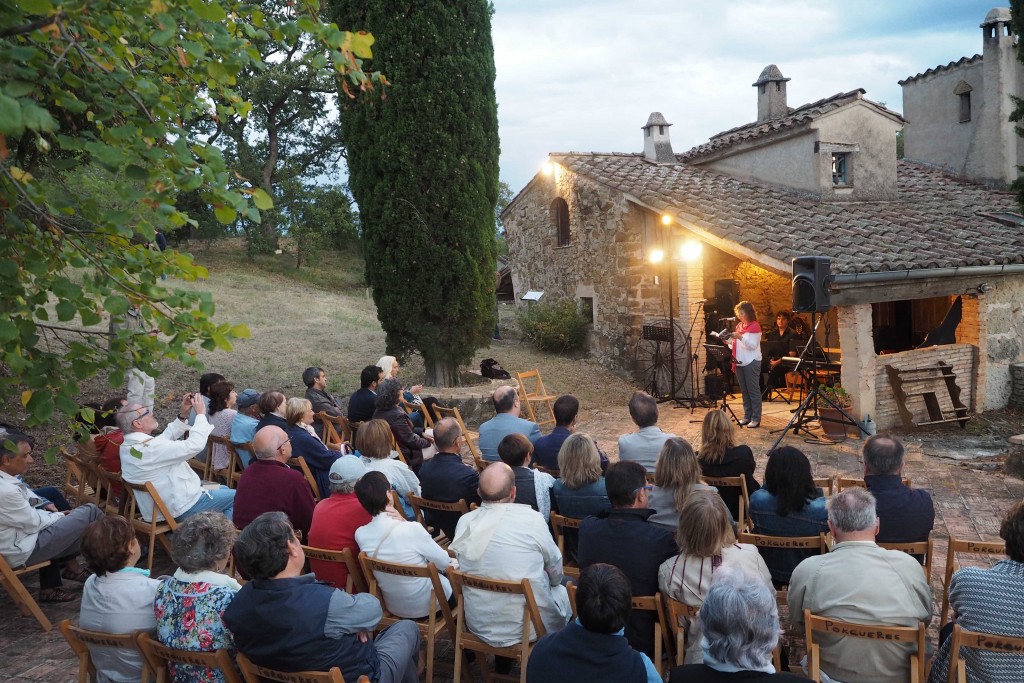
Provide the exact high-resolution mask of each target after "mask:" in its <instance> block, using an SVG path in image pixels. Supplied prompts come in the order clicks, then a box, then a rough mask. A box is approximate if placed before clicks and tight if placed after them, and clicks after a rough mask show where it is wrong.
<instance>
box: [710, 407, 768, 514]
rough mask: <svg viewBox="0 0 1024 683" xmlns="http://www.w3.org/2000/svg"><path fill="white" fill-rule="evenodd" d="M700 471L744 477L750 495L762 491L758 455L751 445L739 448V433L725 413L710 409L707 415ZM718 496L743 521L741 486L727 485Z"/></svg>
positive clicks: (713, 474)
mask: <svg viewBox="0 0 1024 683" xmlns="http://www.w3.org/2000/svg"><path fill="white" fill-rule="evenodd" d="M700 439H701V443H700V454H699V458H700V470H701V473H703V475H704V476H705V477H743V478H744V479H746V482H747V493H748V494H750V493H753V492H754V491H757V490H758V489H760V488H761V485H760V484H758V483H757V480H756V479H754V469H755V468H756V467H757V463H756V462H755V461H754V452H753V451H751V450H750V446H743V445H736V430H735V429H734V428H733V423H732V420H730V419H729V415H728V414H726V412H725V411H724V410H709V411H708V412H707V414H706V415H705V416H704V424H703V425H702V426H701V435H700ZM718 495H720V496H721V497H722V500H724V501H725V506H726V507H727V508H729V514H731V515H732V518H733V519H734V520H736V521H739V514H740V497H741V496H742V495H743V493H742V491H740V489H739V487H736V486H727V487H724V488H723V489H721V490H719V492H718Z"/></svg>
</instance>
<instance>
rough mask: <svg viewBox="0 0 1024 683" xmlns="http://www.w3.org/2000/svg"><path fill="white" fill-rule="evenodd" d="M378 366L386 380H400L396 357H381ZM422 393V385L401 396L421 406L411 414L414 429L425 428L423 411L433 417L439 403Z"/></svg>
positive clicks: (404, 392)
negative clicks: (435, 406)
mask: <svg viewBox="0 0 1024 683" xmlns="http://www.w3.org/2000/svg"><path fill="white" fill-rule="evenodd" d="M377 366H378V367H379V368H380V369H381V370H382V371H383V373H384V379H394V380H397V379H398V370H399V368H400V367H401V366H400V365H399V363H398V359H397V358H395V357H394V356H381V359H380V360H379V361H377ZM422 391H423V385H422V384H414V385H413V386H411V387H409V388H407V389H406V390H405V391H403V392H402V394H401V396H402V399H403V400H404V401H405V402H406V403H409V404H412V405H416V406H419V407H418V408H417V409H416V410H414V411H413V412H412V413H410V414H409V420H410V421H411V422H412V424H413V427H417V428H419V429H422V428H423V427H424V422H425V421H424V419H423V411H425V410H426V411H430V415H431V416H433V414H434V413H433V410H434V405H435V404H436V403H437V399H436V398H434V397H433V396H425V397H421V396H420V393H421V392H422ZM402 412H405V411H402Z"/></svg>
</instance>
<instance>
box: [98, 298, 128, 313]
mask: <svg viewBox="0 0 1024 683" xmlns="http://www.w3.org/2000/svg"><path fill="white" fill-rule="evenodd" d="M130 307H131V305H130V304H129V303H128V299H126V298H124V297H123V296H118V295H116V294H112V295H110V296H108V297H107V298H106V299H105V300H104V301H103V308H104V309H106V311H107V313H110V315H124V314H125V313H127V312H128V309H129V308H130Z"/></svg>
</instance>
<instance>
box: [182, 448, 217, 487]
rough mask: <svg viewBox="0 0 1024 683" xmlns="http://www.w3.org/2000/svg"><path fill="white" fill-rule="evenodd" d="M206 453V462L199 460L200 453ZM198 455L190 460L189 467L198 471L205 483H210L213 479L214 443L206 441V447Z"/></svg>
mask: <svg viewBox="0 0 1024 683" xmlns="http://www.w3.org/2000/svg"><path fill="white" fill-rule="evenodd" d="M203 452H205V453H206V460H205V461H203V460H200V459H199V453H203ZM199 453H196V454H195V455H194V456H192V457H191V458H189V460H188V464H189V467H191V468H192V469H194V470H195V471H196V474H198V475H199V478H200V479H202V480H203V481H210V480H211V478H212V477H213V443H212V442H211V441H209V440H207V441H206V447H205V448H204V449H203V450H201V451H199Z"/></svg>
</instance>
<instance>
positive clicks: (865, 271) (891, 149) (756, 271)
mask: <svg viewBox="0 0 1024 683" xmlns="http://www.w3.org/2000/svg"><path fill="white" fill-rule="evenodd" d="M1008 22H1009V11H1008V10H1002V9H999V10H993V11H992V12H990V13H989V14H988V16H986V18H985V21H984V23H983V24H982V25H981V27H982V31H983V47H984V51H983V54H982V55H980V56H978V55H976V56H974V57H972V58H970V59H961V60H959V61H958V62H954V63H951V64H949V65H947V66H943V67H938V68H935V69H929V70H928V71H925V72H923V73H921V74H918V75H917V76H913V77H911V78H908V79H906V80H905V81H902V85H903V89H904V116H905V117H906V118H904V116H901V115H900V114H897V113H896V112H894V111H890V110H889V109H887V108H886V107H884V106H882V105H880V104H877V103H875V102H872V101H870V100H868V99H866V98H865V97H864V95H865V92H864V91H863V90H854V91H851V92H845V93H840V94H837V95H833V96H831V97H827V98H825V99H822V100H819V101H817V102H813V103H810V104H804V105H801V106H798V107H795V108H794V107H790V106H789V104H788V102H787V98H786V84H787V82H788V80H789V79H787V78H784V77H783V75H782V73H781V72H780V70H779V69H778V68H777V67H776V66H775V65H770V66H768V67H766V68H765V69H764V71H763V72H762V73H761V75H760V77H759V78H758V79H757V80H756V82H755V83H754V84H753V85H754V87H755V88H756V99H757V120H756V121H754V122H752V123H748V124H745V125H742V126H739V127H736V128H732V129H730V130H726V131H724V132H722V133H719V134H717V135H715V136H713V137H712V138H711V139H710V140H709V141H708V142H706V143H705V144H702V145H700V146H698V147H695V148H693V149H691V150H689V151H686V152H684V153H681V154H679V153H675V152H674V151H673V149H672V145H671V141H670V136H669V127H670V125H671V124H670V123H668V121H666V120H665V118H664V117H663V116H662V115H661V114H660V113H657V112H655V113H653V114H651V116H650V118H649V120H648V121H647V123H646V125H644V126H643V128H642V131H643V133H642V134H643V152H641V153H578V152H567V153H551V154H550V157H549V163H548V164H547V165H546V167H545V169H544V171H542V172H540V173H538V174H537V175H536V176H535V177H534V178H533V179H532V180H531V181H530V182H529V183H528V184H527V185H526V187H525V188H523V189H522V191H520V193H519V194H518V195H517V196H516V197H515V198H514V200H513V201H512V202H511V203H510V204H509V206H508V208H507V209H506V210H505V212H504V214H503V220H504V223H505V225H506V228H507V237H508V242H509V265H510V267H511V269H512V281H513V286H514V289H515V294H516V300H517V303H518V304H519V305H526V304H524V303H523V302H522V301H520V299H521V297H522V296H523V295H524V294H525V293H526V292H527V291H529V290H540V291H543V292H544V297H546V298H549V299H562V298H573V299H576V300H577V301H578V302H579V305H580V306H581V308H582V309H583V310H584V312H585V314H586V315H588V316H590V317H591V319H592V320H593V326H592V331H591V335H590V341H589V343H590V352H591V354H592V355H593V356H594V357H595V358H597V359H599V361H600V362H601V363H602V364H604V365H606V366H608V367H611V368H615V369H620V370H623V371H627V372H634V373H636V372H639V371H642V370H643V368H642V364H643V362H645V361H644V357H643V354H642V353H641V351H643V350H644V349H645V348H646V347H645V344H647V343H648V342H646V341H645V339H644V335H643V333H642V329H643V326H644V325H646V324H650V323H651V322H654V321H657V320H659V319H660V320H664V319H667V318H670V317H671V318H674V319H676V320H677V321H678V322H679V324H680V326H681V329H682V330H683V334H682V335H679V334H678V333H677V339H679V336H683V337H684V338H685V336H686V335H687V332H690V330H691V327H690V325H691V324H692V325H693V327H692V337H693V339H692V346H685V340H682V341H683V343H684V349H683V351H682V353H683V354H684V355H685V356H689V354H691V352H692V353H693V354H695V355H697V356H698V359H697V365H698V367H699V368H703V367H704V364H705V358H704V351H703V348H702V346H701V344H700V342H701V341H703V339H702V338H701V335H702V331H703V328H704V327H705V325H707V326H709V327H710V326H712V325H715V324H717V321H716V320H714V319H713V318H710V316H705V315H704V314H703V313H702V311H703V310H704V309H705V308H707V305H705V306H703V307H702V306H701V305H700V304H699V303H695V302H699V301H701V300H703V299H709V300H711V301H714V300H715V298H716V295H717V294H720V293H721V289H720V287H721V286H722V283H723V281H725V283H726V284H727V283H728V281H729V280H735V281H738V283H739V292H738V295H739V298H740V299H746V300H749V301H751V302H752V303H753V304H754V305H755V307H756V309H757V311H758V316H759V319H760V322H761V325H762V327H763V328H764V329H765V330H766V331H767V330H768V329H771V327H772V326H773V321H774V319H775V315H776V313H777V312H778V311H782V310H790V308H791V306H792V291H791V290H792V288H791V276H792V265H791V263H792V259H793V258H795V257H798V256H805V255H820V256H826V257H829V258H830V259H831V277H830V279H829V282H828V288H829V291H830V295H831V304H832V308H831V309H830V310H829V311H828V313H827V314H824V315H823V316H821V317H822V319H823V320H822V323H821V324H820V325H819V327H818V330H817V336H818V338H819V339H820V341H821V342H822V344H823V345H824V346H826V347H829V348H831V349H834V350H835V351H836V352H837V353H840V354H841V357H842V370H841V375H840V376H841V381H842V384H843V386H844V387H845V388H846V389H847V390H848V392H849V393H850V394H851V396H852V398H853V408H852V411H851V412H852V414H853V415H854V416H856V417H857V418H859V419H863V418H864V417H865V416H867V415H870V416H871V417H872V418H873V419H874V420H875V421H876V422H877V423H878V426H879V427H880V428H884V427H888V426H891V425H894V424H896V423H897V422H898V420H899V414H898V411H897V405H896V403H897V402H896V398H895V395H894V391H893V388H892V387H891V386H890V380H889V378H888V375H887V373H886V369H885V366H886V365H891V366H893V367H895V368H899V369H901V370H907V369H912V368H920V367H925V366H934V365H935V364H936V363H937V362H938V361H943V362H945V363H947V364H949V365H952V366H953V367H954V369H955V372H956V376H957V379H956V382H957V384H958V386H959V388H960V391H961V393H960V400H961V401H962V402H963V403H964V404H966V405H967V407H968V408H969V409H970V410H971V411H977V412H980V411H983V410H987V409H995V408H1000V407H1002V406H1005V405H1006V403H1007V400H1008V398H1009V394H1010V377H1009V365H1010V364H1011V363H1014V362H1017V361H1021V360H1024V310H1022V308H1024V217H1022V216H1021V215H1020V213H1019V211H1020V209H1019V208H1018V206H1017V205H1016V204H1015V201H1014V198H1013V196H1012V195H1011V194H1010V193H1009V192H1008V191H1007V190H1006V187H1007V183H1008V182H1009V181H1012V180H1013V179H1014V178H1015V175H1016V168H1015V167H1016V164H1018V163H1024V152H1022V151H1021V150H1022V147H1021V144H1022V143H1021V140H1020V139H1019V138H1017V137H1015V135H1014V131H1013V125H1012V124H1009V123H1006V117H1007V115H1008V107H1009V106H1010V104H1009V95H1010V94H1017V95H1020V94H1021V93H1022V90H1024V88H1022V87H1021V84H1022V83H1024V80H1022V77H1024V75H1022V70H1021V64H1020V63H1019V62H1017V61H1016V50H1017V48H1016V46H1015V45H1014V39H1013V37H1012V36H1010V35H1009V32H1008V26H1009V24H1008ZM965 96H966V99H965ZM900 130H903V131H904V135H905V158H904V159H901V160H897V155H896V140H897V137H896V133H897V132H898V131H900ZM696 245H699V246H696ZM677 253H680V254H683V255H681V256H679V257H676V256H675V254H677ZM655 254H657V255H658V256H660V255H661V254H668V255H669V257H668V258H666V259H665V260H663V261H662V262H661V263H658V264H655V263H652V260H653V259H652V258H651V257H652V255H655ZM957 297H961V298H962V302H963V313H962V321H961V322H960V324H959V326H958V328H957V330H956V337H955V343H951V344H944V345H939V346H930V347H928V348H920V349H918V348H915V347H916V346H917V345H918V344H919V343H920V341H921V340H922V339H923V338H924V337H925V335H927V333H928V332H929V331H930V330H932V329H933V328H935V327H937V326H938V325H939V323H940V322H941V321H942V320H943V317H944V316H945V314H946V312H947V311H948V310H949V309H950V306H951V305H952V304H953V302H954V301H955V300H956V298H957ZM720 314H721V312H720ZM724 315H731V313H726V314H724ZM706 317H707V318H709V319H705V318H706ZM683 362H684V363H685V360H684V361H683ZM697 386H698V387H700V390H702V389H703V386H704V385H703V384H697ZM687 392H688V390H687V389H686V388H685V387H683V394H684V395H687ZM939 394H940V397H939V398H940V401H941V402H942V403H943V406H942V407H943V408H944V409H945V410H947V411H948V410H950V409H951V406H950V405H949V400H948V398H947V397H945V395H944V394H943V393H942V392H939ZM676 395H678V394H676ZM908 407H909V408H910V409H911V411H912V412H913V413H914V414H915V418H916V419H918V421H920V418H919V417H918V416H919V415H920V414H921V413H922V412H923V410H924V406H923V401H922V399H921V398H920V397H917V398H911V399H910V400H909V402H908Z"/></svg>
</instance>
